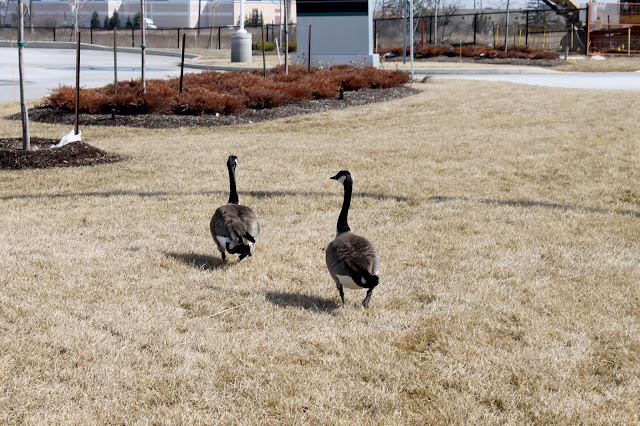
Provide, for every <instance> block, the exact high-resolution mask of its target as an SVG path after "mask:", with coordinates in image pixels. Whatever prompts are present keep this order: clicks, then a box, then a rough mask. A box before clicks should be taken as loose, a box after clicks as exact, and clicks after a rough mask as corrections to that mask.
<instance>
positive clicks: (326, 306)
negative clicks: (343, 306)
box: [266, 291, 340, 314]
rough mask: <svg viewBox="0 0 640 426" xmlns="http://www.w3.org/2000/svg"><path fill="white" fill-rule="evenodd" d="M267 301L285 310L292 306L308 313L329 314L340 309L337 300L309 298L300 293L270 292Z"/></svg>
mask: <svg viewBox="0 0 640 426" xmlns="http://www.w3.org/2000/svg"><path fill="white" fill-rule="evenodd" d="M266 299H267V300H268V301H269V302H271V303H273V304H274V305H277V306H281V307H283V308H287V307H290V306H291V307H294V308H301V309H304V310H306V311H316V312H325V313H328V314H330V313H332V312H333V311H335V310H336V309H337V308H339V307H340V304H338V303H337V302H336V301H335V300H332V299H325V298H323V297H316V296H308V295H306V294H300V293H287V292H274V291H268V292H267V294H266Z"/></svg>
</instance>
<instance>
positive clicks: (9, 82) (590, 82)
mask: <svg viewBox="0 0 640 426" xmlns="http://www.w3.org/2000/svg"><path fill="white" fill-rule="evenodd" d="M24 52H25V75H26V82H27V84H26V93H27V98H28V99H35V98H40V97H43V96H46V95H47V94H49V92H50V91H51V90H52V89H55V88H56V87H57V86H58V85H60V84H63V85H70V86H74V85H75V61H76V58H75V50H74V49H51V48H33V47H27V48H26V49H25V50H24ZM0 57H1V58H3V60H2V61H0V103H3V102H13V101H19V100H20V90H19V86H18V50H17V49H16V48H10V47H0ZM179 65H180V58H179V57H178V56H158V55H153V54H147V55H146V65H145V77H146V78H147V79H151V78H168V77H177V76H179V75H180V67H179ZM80 68H81V74H80V86H81V87H99V86H104V85H105V84H109V83H111V82H113V53H112V52H111V51H109V50H105V51H100V50H82V54H81V60H80ZM140 69H141V58H140V53H128V52H119V53H118V80H119V81H122V80H129V79H132V78H140ZM505 69H506V68H492V69H491V73H482V74H475V73H474V72H478V71H477V69H476V70H472V69H467V70H464V71H465V73H461V70H456V71H455V72H453V73H444V74H442V73H441V72H442V69H440V70H437V71H439V72H438V73H437V74H436V75H434V77H435V78H465V79H476V80H493V81H509V82H513V83H522V84H533V85H542V86H552V87H566V88H579V89H621V90H640V72H626V73H575V72H545V73H526V72H527V71H526V69H525V70H524V71H521V72H522V73H521V74H514V73H513V72H509V73H508V72H506V71H504V70H505ZM501 70H503V72H501ZM200 71H201V69H194V68H185V73H187V72H200ZM416 71H417V74H421V73H426V74H429V70H416ZM511 71H514V70H513V69H512V70H511Z"/></svg>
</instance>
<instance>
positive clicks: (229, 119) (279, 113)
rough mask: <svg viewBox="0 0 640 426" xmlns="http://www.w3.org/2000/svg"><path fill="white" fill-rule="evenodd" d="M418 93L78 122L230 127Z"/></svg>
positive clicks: (45, 114)
mask: <svg viewBox="0 0 640 426" xmlns="http://www.w3.org/2000/svg"><path fill="white" fill-rule="evenodd" d="M415 93H417V90H416V89H413V88H410V87H407V86H399V87H392V88H389V89H361V90H358V91H349V92H345V93H344V99H343V100H340V99H339V98H338V97H335V98H332V99H314V100H308V101H304V102H299V103H294V104H288V105H283V106H279V107H276V108H265V109H256V110H248V111H245V112H243V113H240V114H229V115H217V116H216V115H199V116H196V115H159V114H141V115H116V116H115V119H113V120H112V117H111V115H110V114H80V116H79V121H78V122H79V125H80V126H116V127H144V128H148V129H163V128H176V127H213V126H228V125H234V124H250V123H258V122H261V121H267V120H275V119H278V118H284V117H292V116H296V115H303V114H311V113H314V112H322V111H330V110H335V109H343V108H348V107H352V106H358V105H366V104H371V103H375V102H384V101H389V100H392V99H399V98H404V97H406V96H411V95H413V94H415ZM8 118H9V119H12V120H20V114H15V115H12V116H10V117H8ZM29 118H30V119H31V120H33V121H37V122H41V123H55V124H68V125H72V124H73V123H74V114H73V113H71V112H67V111H61V110H54V109H52V108H33V109H30V110H29Z"/></svg>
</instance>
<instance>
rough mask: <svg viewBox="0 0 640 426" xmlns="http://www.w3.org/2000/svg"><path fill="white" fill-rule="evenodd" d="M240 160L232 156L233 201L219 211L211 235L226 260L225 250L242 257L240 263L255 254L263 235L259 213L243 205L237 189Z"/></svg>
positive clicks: (217, 210) (231, 199)
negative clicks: (240, 202)
mask: <svg viewBox="0 0 640 426" xmlns="http://www.w3.org/2000/svg"><path fill="white" fill-rule="evenodd" d="M237 165H238V157H236V156H235V155H231V156H229V159H228V160H227V168H228V169H229V184H230V187H231V189H230V191H229V201H228V202H227V204H226V205H224V206H220V207H218V208H217V209H216V211H215V213H214V214H213V217H212V218H211V223H210V224H209V227H210V228H211V235H212V236H213V240H214V241H215V243H216V245H217V246H218V250H220V253H221V254H222V260H226V256H225V250H226V251H227V252H229V254H239V255H240V260H242V259H244V258H245V257H247V256H251V255H252V254H253V249H254V248H255V245H256V241H258V236H260V226H259V225H258V218H257V217H256V214H255V213H254V212H253V210H251V209H250V208H249V207H247V206H242V205H240V204H238V203H239V200H238V191H237V190H236V166H237Z"/></svg>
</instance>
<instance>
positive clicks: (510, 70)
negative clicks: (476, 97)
mask: <svg viewBox="0 0 640 426" xmlns="http://www.w3.org/2000/svg"><path fill="white" fill-rule="evenodd" d="M401 70H402V71H407V72H411V71H410V70H408V69H401ZM558 72H560V71H555V70H548V69H544V68H535V67H496V68H488V67H487V68H414V69H413V74H414V75H415V74H418V75H455V74H460V75H471V74H474V75H477V74H482V75H498V74H554V73H558Z"/></svg>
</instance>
